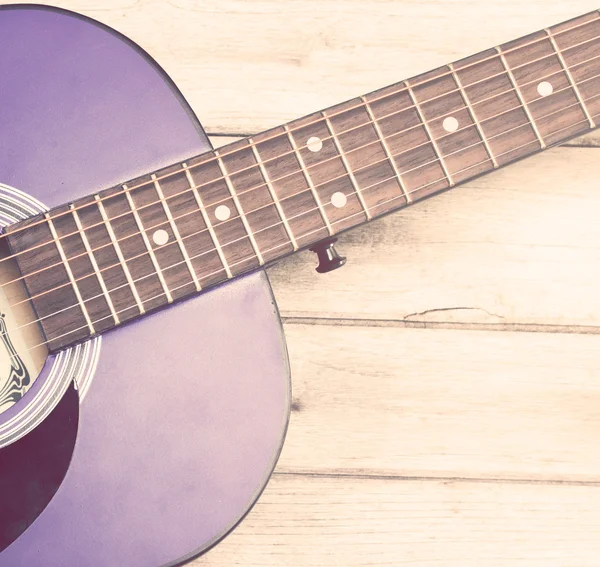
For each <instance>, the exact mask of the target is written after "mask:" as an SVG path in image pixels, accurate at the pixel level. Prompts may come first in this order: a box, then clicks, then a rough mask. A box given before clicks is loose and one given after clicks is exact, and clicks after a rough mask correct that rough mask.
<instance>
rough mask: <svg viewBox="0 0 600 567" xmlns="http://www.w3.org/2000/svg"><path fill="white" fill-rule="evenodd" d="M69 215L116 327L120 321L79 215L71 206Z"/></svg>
mask: <svg viewBox="0 0 600 567" xmlns="http://www.w3.org/2000/svg"><path fill="white" fill-rule="evenodd" d="M71 213H72V216H73V219H74V220H75V224H76V225H77V228H78V230H79V232H80V233H81V240H82V241H83V245H84V247H85V250H86V252H87V256H88V258H89V260H90V263H91V264H92V268H94V273H95V274H96V277H97V278H98V283H99V284H100V287H101V288H102V292H103V293H104V297H105V299H106V303H107V304H108V308H109V309H110V312H111V315H112V316H113V319H114V320H115V325H118V324H119V323H120V322H121V321H120V319H119V316H118V314H117V312H116V310H115V306H114V305H113V302H112V299H111V297H110V294H109V293H108V288H107V287H106V282H105V281H104V278H103V277H102V272H101V270H100V266H98V262H96V258H95V257H94V253H93V251H92V247H91V246H90V242H89V240H88V238H87V235H86V233H85V230H84V229H83V225H82V224H81V219H80V218H79V214H78V213H77V210H76V209H75V208H74V207H73V205H71Z"/></svg>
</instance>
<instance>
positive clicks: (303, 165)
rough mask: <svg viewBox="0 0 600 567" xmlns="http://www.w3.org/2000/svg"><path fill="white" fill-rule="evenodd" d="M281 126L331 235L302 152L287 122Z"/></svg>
mask: <svg viewBox="0 0 600 567" xmlns="http://www.w3.org/2000/svg"><path fill="white" fill-rule="evenodd" d="M283 127H284V128H285V131H286V134H287V138H288V140H289V141H290V144H291V145H292V149H293V153H294V154H295V156H296V159H297V160H298V163H299V164H300V169H301V170H302V175H304V179H306V183H308V188H309V189H310V192H311V193H312V196H313V199H314V200H315V203H316V204H317V208H318V209H319V212H320V213H321V218H322V219H323V222H324V223H325V226H326V227H327V232H329V234H330V235H332V234H333V229H332V228H331V223H330V222H329V218H328V217H327V215H326V214H325V209H324V208H323V203H321V198H320V197H319V193H318V192H317V188H316V187H315V184H314V183H313V181H312V178H311V177H310V175H309V174H308V168H307V167H306V163H305V162H304V158H303V157H302V154H301V153H300V151H299V149H298V146H297V145H296V140H294V136H291V135H290V133H291V130H290V127H289V126H288V125H287V124H284V125H283Z"/></svg>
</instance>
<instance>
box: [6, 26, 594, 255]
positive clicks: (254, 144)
mask: <svg viewBox="0 0 600 567" xmlns="http://www.w3.org/2000/svg"><path fill="white" fill-rule="evenodd" d="M599 38H600V36H598V37H593V38H590V39H588V40H585V41H583V42H581V43H579V44H575V45H573V46H571V47H569V48H566V49H565V51H566V50H568V49H573V48H575V47H580V46H581V45H583V44H585V43H588V42H590V41H596V40H597V39H599ZM545 39H548V38H545ZM559 52H560V49H559ZM507 53H508V52H507ZM557 54H558V52H556V51H554V52H553V53H550V54H548V55H545V56H543V57H540V58H538V59H534V60H532V61H529V62H528V63H524V64H522V65H519V66H517V67H514V68H512V69H511V71H514V70H517V69H519V68H521V67H524V66H527V65H531V64H533V63H536V62H538V61H541V60H543V59H546V58H548V57H556V56H557ZM498 57H500V54H498ZM598 57H600V56H594V57H592V58H590V59H588V60H585V61H582V62H580V63H577V64H575V65H573V66H572V67H571V68H570V69H572V68H574V67H578V66H580V65H584V64H586V63H589V62H590V61H592V60H594V59H596V58H598ZM559 65H560V66H561V69H560V70H559V71H554V72H553V73H550V74H548V75H546V76H543V77H540V78H538V79H537V80H535V81H529V82H526V83H523V84H522V85H520V87H518V88H524V87H526V86H529V85H530V84H533V83H535V82H538V81H540V80H543V79H547V78H550V77H552V76H554V75H556V74H566V71H565V69H563V68H562V63H560V62H559ZM461 70H462V69H461ZM507 73H508V71H507V70H505V71H502V72H501V73H497V74H495V75H492V76H489V77H485V78H484V79H480V80H479V81H475V82H473V83H469V84H468V85H463V87H464V88H470V87H472V86H473V85H476V84H479V83H482V82H486V81H490V80H491V79H493V78H495V77H498V76H501V75H506V74H507ZM592 78H594V77H592ZM433 80H436V79H432V80H431V81H433ZM586 80H589V79H586ZM568 82H570V80H569V79H568ZM582 82H585V80H583V81H580V83H582ZM405 83H406V82H405ZM411 88H412V87H411ZM570 88H573V87H571V86H568V87H565V88H564V89H560V91H563V90H569V89H570ZM512 91H514V92H518V89H516V88H515V87H511V88H510V89H508V90H506V91H502V92H500V93H497V94H495V95H492V96H490V97H487V98H484V99H482V100H480V101H478V102H476V103H473V104H470V103H469V102H468V101H467V100H466V99H465V96H464V95H463V93H462V89H460V88H458V89H454V90H451V91H448V92H447V93H444V94H441V95H437V96H434V97H432V98H430V99H426V100H424V101H421V103H419V104H421V105H423V104H426V103H428V102H431V101H433V100H436V99H440V98H443V97H445V96H449V95H451V94H455V93H459V92H460V94H461V98H462V99H463V101H464V103H465V105H466V106H465V108H464V109H458V110H457V111H458V112H461V111H462V110H466V111H469V109H473V108H474V107H475V106H477V105H479V104H483V103H484V102H488V101H490V100H492V99H494V98H497V97H499V96H502V95H504V94H507V93H510V92H512ZM560 91H555V92H554V93H552V94H556V93H557V92H560ZM365 96H367V95H365ZM387 96H391V95H385V96H384V97H383V98H385V97H387ZM362 98H363V99H364V97H362ZM375 100H377V99H373V100H372V101H371V102H373V101H375ZM536 100H539V99H534V100H532V101H529V103H527V104H531V103H532V102H536ZM419 104H417V105H414V104H413V105H410V106H407V107H405V108H403V109H401V110H399V111H396V112H392V113H390V114H387V115H383V116H380V117H379V118H376V119H375V120H368V121H367V122H365V123H362V124H359V125H357V126H354V127H352V128H349V129H348V130H343V131H341V132H338V133H335V132H334V133H333V134H332V135H331V136H326V137H324V138H322V140H330V139H334V138H335V137H336V136H341V135H343V134H346V133H348V132H351V131H353V130H356V129H358V128H362V127H364V126H368V125H372V124H375V123H378V122H379V121H382V120H385V119H386V118H389V117H391V116H394V115H396V114H400V113H402V112H406V111H407V110H411V109H413V108H416V107H417V106H419ZM361 106H362V107H363V108H367V107H368V106H369V103H368V102H365V103H363V104H362V105H359V106H357V107H354V108H359V107H361ZM517 108H526V106H525V105H522V104H520V105H519V106H517V107H513V108H512V109H509V110H507V111H504V112H502V113H500V114H497V115H495V116H491V117H488V118H487V119H484V120H483V121H480V122H485V121H486V120H491V119H493V118H497V117H498V116H500V115H502V114H504V113H506V112H510V111H511V110H515V109H517ZM349 110H350V109H346V110H344V111H340V112H339V113H334V114H331V115H327V118H331V117H335V116H336V115H338V114H344V113H345V112H348V111H349ZM457 111H451V112H447V113H445V114H441V115H439V116H435V117H432V118H431V119H429V120H425V123H428V122H431V121H434V120H439V119H440V118H443V117H445V116H450V115H452V114H454V113H455V112H457ZM321 114H322V118H320V119H319V120H317V121H315V122H313V123H311V124H317V123H318V122H325V120H326V118H325V115H324V114H323V113H321ZM423 125H424V124H415V125H414V126H411V127H409V128H405V129H404V130H401V131H399V132H395V133H394V134H393V135H394V136H396V135H399V134H402V133H405V132H408V131H410V130H413V129H415V128H420V127H421V126H423ZM473 126H476V124H475V123H474V124H471V125H468V126H466V127H465V128H461V129H460V130H457V131H455V132H451V133H450V134H452V133H456V132H458V131H462V130H464V129H467V128H469V127H473ZM306 127H308V126H303V127H302V128H306ZM327 128H328V129H329V127H327ZM298 129H300V128H298ZM293 131H295V130H293V129H290V130H289V132H293ZM258 135H260V134H258ZM255 137H256V136H254V138H255ZM277 137H282V138H287V139H288V140H289V137H288V136H287V133H285V134H281V133H280V134H278V135H276V136H273V137H272V138H271V139H275V138H277ZM444 137H446V135H444V136H441V137H440V138H438V140H440V139H443V138H444ZM252 139H253V136H250V137H249V138H247V139H246V141H247V140H252ZM264 141H265V140H261V141H259V142H254V141H251V142H249V143H248V144H247V145H246V146H244V147H243V148H241V149H238V150H233V151H231V152H229V153H221V150H222V148H221V149H219V150H214V151H213V152H214V153H215V155H216V156H217V157H215V158H211V159H209V160H207V161H206V162H203V163H201V164H195V165H193V166H192V167H185V168H181V169H178V170H177V171H175V172H172V173H169V174H165V175H163V176H162V177H158V176H156V178H153V179H151V180H149V181H146V182H144V183H142V184H140V185H128V186H126V187H125V186H124V185H123V186H122V187H121V189H122V191H123V192H129V191H133V190H135V189H136V188H140V187H145V186H147V185H148V186H152V184H153V183H154V182H155V181H160V180H163V179H168V178H170V177H173V176H176V175H178V174H180V173H181V172H185V171H186V170H188V171H190V172H191V170H192V169H195V168H199V167H202V166H203V165H206V164H209V163H211V162H214V161H218V159H220V158H222V157H227V156H228V155H234V154H236V153H239V152H240V151H242V150H245V149H248V148H253V147H255V148H256V147H257V144H261V143H264ZM378 142H379V141H378V140H375V141H374V142H371V143H372V144H375V143H378ZM236 143H237V142H236ZM427 143H428V142H426V143H424V144H421V145H426V144H427ZM231 145H235V144H231ZM368 145H369V144H367V145H366V146H362V147H361V148H355V150H352V151H356V150H358V149H362V148H364V147H367V146H368ZM307 147H308V146H302V145H301V146H300V147H298V148H297V149H294V150H291V151H289V152H285V153H283V154H279V155H277V156H275V157H273V158H269V159H267V160H262V159H261V160H260V162H259V161H257V162H256V163H254V164H252V165H250V166H248V167H246V168H243V169H240V170H237V171H235V172H232V173H231V174H225V175H222V176H221V177H216V178H215V179H212V180H210V181H208V182H206V183H201V184H200V185H195V186H194V187H190V188H187V189H186V190H184V191H181V192H179V193H175V194H173V195H169V196H168V197H166V198H163V199H160V198H159V199H158V200H156V201H154V202H151V203H147V204H146V205H143V206H141V207H139V208H137V209H136V211H139V210H141V209H144V208H147V207H151V206H155V205H157V204H158V203H160V202H163V203H165V202H166V201H168V200H169V199H172V198H175V197H177V196H179V195H181V194H184V193H187V192H189V191H193V190H194V189H200V188H202V187H204V186H207V185H210V184H212V183H215V182H217V181H222V180H225V179H230V177H231V175H238V174H240V173H243V172H246V171H249V170H250V169H253V168H260V167H261V166H264V165H266V164H267V163H269V162H270V161H274V160H278V159H280V158H281V157H285V156H286V155H292V154H298V152H299V150H302V149H305V148H307ZM416 147H420V146H416ZM413 149H415V148H413ZM207 153H211V152H207ZM336 158H337V156H334V157H332V158H330V159H336ZM190 159H194V158H190ZM327 161H329V160H323V161H322V162H319V163H318V164H313V166H316V165H320V164H321V163H326V162H327ZM313 166H310V167H313ZM306 169H308V168H306ZM300 171H303V170H302V169H300V170H297V171H292V172H290V173H288V174H286V175H284V176H283V177H282V178H285V177H289V176H291V175H295V174H296V173H298V172H300ZM282 178H279V179H275V180H272V181H278V180H280V179H282ZM267 186H268V183H262V184H260V185H257V186H254V187H250V188H249V189H246V190H244V191H242V192H239V193H236V195H237V196H240V195H243V194H245V193H248V192H249V191H252V190H254V189H261V188H263V187H267ZM115 195H116V194H113V195H110V196H106V197H103V198H99V201H101V202H103V201H106V200H109V199H111V198H114V197H115ZM229 199H230V197H227V198H225V199H222V200H221V201H217V202H215V203H212V204H211V206H215V205H218V204H219V203H223V202H227V201H228V200H229ZM89 205H90V203H86V204H83V205H81V206H78V207H75V206H72V207H71V208H70V209H69V210H65V211H64V212H62V213H59V214H56V215H55V216H54V217H52V219H53V220H54V219H58V218H60V217H62V216H65V215H68V214H69V213H71V212H72V211H77V210H80V209H83V208H86V207H87V206H89ZM50 212H51V211H50ZM127 214H130V212H125V213H122V214H120V215H117V216H115V217H113V218H112V219H111V220H116V219H118V218H120V217H122V216H125V215H127ZM236 218H237V217H236ZM45 222H46V220H45V219H40V220H39V221H36V222H34V223H28V224H27V225H26V226H23V227H21V228H19V227H17V229H15V230H13V231H12V232H11V234H12V235H14V234H17V233H18V232H20V231H22V230H26V229H29V228H32V227H34V226H37V225H39V224H43V223H45ZM102 224H103V223H102V222H100V223H96V224H92V225H90V226H88V227H87V228H86V230H87V229H90V228H93V227H95V226H101V225H102ZM162 224H164V223H162ZM157 226H158V225H157ZM148 228H152V227H148ZM77 233H81V230H77V231H74V232H71V233H68V234H65V235H62V236H61V238H67V237H69V236H71V235H74V234H77ZM6 236H7V234H4V235H0V239H2V238H4V237H6ZM45 245H46V244H40V245H37V246H34V247H31V248H28V249H27V251H28V252H30V251H32V250H34V249H35V248H39V247H41V246H45ZM25 252H26V251H21V252H18V253H16V254H13V256H17V255H19V254H22V253H25ZM10 258H11V257H7V258H4V259H0V263H1V262H3V261H4V260H8V259H10ZM55 265H58V264H55Z"/></svg>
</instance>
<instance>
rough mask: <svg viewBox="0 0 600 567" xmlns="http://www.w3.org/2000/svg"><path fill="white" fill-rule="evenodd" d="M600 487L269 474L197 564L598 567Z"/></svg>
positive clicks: (250, 566) (249, 566) (212, 566)
mask: <svg viewBox="0 0 600 567" xmlns="http://www.w3.org/2000/svg"><path fill="white" fill-rule="evenodd" d="M599 508H600V491H599V490H598V487H597V486H572V485H571V486H569V485H563V486H549V485H538V484H494V483H489V484H488V483H463V482H452V481H441V482H422V481H419V480H414V481H398V480H382V479H347V478H319V477H316V478H310V477H308V478H307V477H302V476H275V477H274V478H273V479H272V480H271V483H270V485H269V486H268V488H267V490H266V491H265V493H264V494H263V496H262V498H261V500H260V501H259V503H258V504H257V505H256V508H255V509H254V510H253V511H252V512H251V513H250V515H249V516H248V517H247V519H246V520H245V521H244V522H243V523H242V524H241V525H240V526H239V527H238V528H237V530H236V531H235V532H234V533H233V534H232V535H231V536H229V537H228V538H227V539H226V540H224V541H223V542H222V543H221V544H219V545H218V546H217V547H215V548H214V549H213V550H211V551H209V552H208V554H206V555H205V556H204V557H201V558H200V559H198V560H196V561H194V562H193V563H191V565H195V566H197V567H200V566H202V567H217V566H219V567H220V566H222V565H227V566H229V567H234V566H243V567H259V566H260V567H269V566H272V567H281V566H282V565H289V566H294V567H314V566H316V565H318V566H319V567H328V566H331V567H333V566H336V567H337V566H341V565H343V566H344V567H378V566H379V567H383V566H386V567H389V566H391V565H394V566H395V565H403V566H404V565H426V566H428V567H480V566H481V565H485V566H486V567H507V566H525V565H526V566H527V567H596V566H597V565H598V557H600V539H599V538H598V509H599Z"/></svg>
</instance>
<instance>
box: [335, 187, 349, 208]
mask: <svg viewBox="0 0 600 567" xmlns="http://www.w3.org/2000/svg"><path fill="white" fill-rule="evenodd" d="M347 202H348V197H346V195H344V194H343V193H342V192H341V191H338V192H337V193H334V194H333V195H332V196H331V204H332V205H333V206H334V207H336V208H337V209H341V208H342V207H343V206H344V205H345V204H346V203H347Z"/></svg>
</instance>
